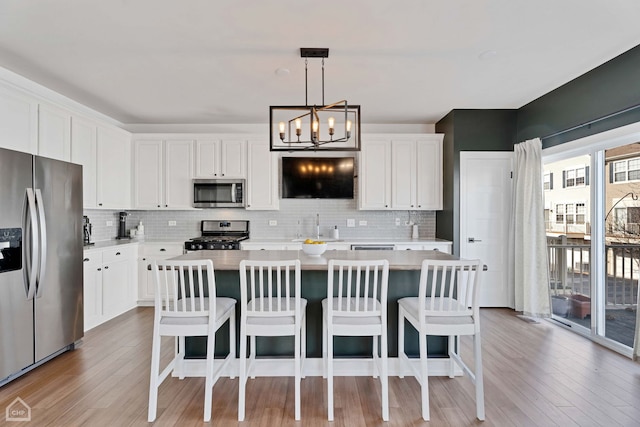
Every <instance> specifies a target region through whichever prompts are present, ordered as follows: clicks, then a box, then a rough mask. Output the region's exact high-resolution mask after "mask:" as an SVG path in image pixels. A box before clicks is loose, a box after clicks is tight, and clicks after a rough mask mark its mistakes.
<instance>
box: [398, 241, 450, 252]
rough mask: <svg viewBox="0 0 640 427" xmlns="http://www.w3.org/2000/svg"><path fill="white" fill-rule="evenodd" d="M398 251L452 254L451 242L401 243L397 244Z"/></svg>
mask: <svg viewBox="0 0 640 427" xmlns="http://www.w3.org/2000/svg"><path fill="white" fill-rule="evenodd" d="M395 246H396V250H397V251H404V250H407V251H411V250H413V251H440V252H444V253H447V254H450V253H451V243H450V242H432V243H401V244H396V245H395Z"/></svg>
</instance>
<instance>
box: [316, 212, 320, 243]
mask: <svg viewBox="0 0 640 427" xmlns="http://www.w3.org/2000/svg"><path fill="white" fill-rule="evenodd" d="M316 240H320V214H319V213H317V214H316Z"/></svg>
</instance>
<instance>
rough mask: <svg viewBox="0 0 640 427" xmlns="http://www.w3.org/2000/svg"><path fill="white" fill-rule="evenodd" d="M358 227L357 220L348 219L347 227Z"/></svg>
mask: <svg viewBox="0 0 640 427" xmlns="http://www.w3.org/2000/svg"><path fill="white" fill-rule="evenodd" d="M355 226H356V220H355V219H348V220H347V227H355Z"/></svg>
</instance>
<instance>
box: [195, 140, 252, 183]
mask: <svg viewBox="0 0 640 427" xmlns="http://www.w3.org/2000/svg"><path fill="white" fill-rule="evenodd" d="M246 146H247V143H246V141H245V140H243V139H226V138H224V139H198V140H196V159H197V160H196V178H246V174H247V173H246V167H245V165H246V157H247V156H246Z"/></svg>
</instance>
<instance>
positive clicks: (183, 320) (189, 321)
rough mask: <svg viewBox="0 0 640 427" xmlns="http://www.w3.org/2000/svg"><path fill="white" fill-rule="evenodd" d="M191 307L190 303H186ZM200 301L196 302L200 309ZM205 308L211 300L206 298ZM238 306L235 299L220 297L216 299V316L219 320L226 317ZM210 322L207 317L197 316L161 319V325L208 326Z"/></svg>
mask: <svg viewBox="0 0 640 427" xmlns="http://www.w3.org/2000/svg"><path fill="white" fill-rule="evenodd" d="M186 304H187V305H189V302H187V303H186ZM199 305H200V304H199V301H198V300H196V303H195V306H196V307H197V308H198V309H199ZM204 305H205V307H208V306H209V298H204ZM235 305H236V300H234V299H233V298H224V297H218V298H216V316H217V319H216V321H218V320H221V319H222V318H224V317H226V316H225V313H226V312H227V311H229V310H230V309H233V308H234V307H235ZM181 312H182V310H180V304H179V305H178V313H181ZM208 322H209V318H208V317H207V316H197V317H181V316H179V315H178V316H171V315H163V316H162V318H161V319H160V324H161V325H206V324H207V323H208Z"/></svg>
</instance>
